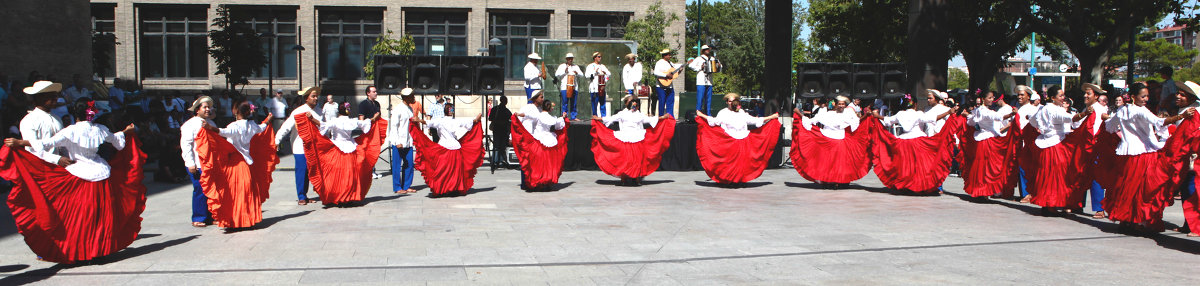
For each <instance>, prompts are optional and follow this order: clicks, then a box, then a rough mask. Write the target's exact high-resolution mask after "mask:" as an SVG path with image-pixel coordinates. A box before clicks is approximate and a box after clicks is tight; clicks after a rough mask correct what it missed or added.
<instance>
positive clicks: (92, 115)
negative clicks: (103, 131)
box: [85, 101, 96, 121]
mask: <svg viewBox="0 0 1200 286" xmlns="http://www.w3.org/2000/svg"><path fill="white" fill-rule="evenodd" d="M87 105H88V107H87V118H86V119H85V120H87V121H92V120H93V119H96V102H95V101H88V103H87Z"/></svg>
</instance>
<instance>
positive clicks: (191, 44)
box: [139, 5, 208, 78]
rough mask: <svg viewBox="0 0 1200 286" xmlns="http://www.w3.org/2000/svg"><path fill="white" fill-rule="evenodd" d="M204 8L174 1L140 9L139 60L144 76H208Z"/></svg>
mask: <svg viewBox="0 0 1200 286" xmlns="http://www.w3.org/2000/svg"><path fill="white" fill-rule="evenodd" d="M206 9H207V8H205V7H199V6H190V5H188V6H183V5H178V6H153V7H146V8H142V9H141V10H140V14H141V19H140V23H139V24H140V25H141V29H139V30H140V31H142V34H141V43H140V45H141V47H140V48H141V52H142V57H141V62H142V72H143V76H144V77H145V78H206V77H208V31H207V30H205V29H204V27H207V25H208V15H207V14H206V13H207V12H206V11H207V10H206ZM185 27H192V28H185ZM194 27H199V29H197V28H194Z"/></svg>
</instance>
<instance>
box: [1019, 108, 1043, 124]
mask: <svg viewBox="0 0 1200 286" xmlns="http://www.w3.org/2000/svg"><path fill="white" fill-rule="evenodd" d="M1041 108H1042V106H1041V105H1033V104H1025V105H1022V106H1021V108H1017V115H1019V116H1021V122H1020V124H1021V129H1025V126H1026V125H1029V121H1030V120H1033V115H1034V114H1036V113H1037V112H1038V110H1039V109H1041Z"/></svg>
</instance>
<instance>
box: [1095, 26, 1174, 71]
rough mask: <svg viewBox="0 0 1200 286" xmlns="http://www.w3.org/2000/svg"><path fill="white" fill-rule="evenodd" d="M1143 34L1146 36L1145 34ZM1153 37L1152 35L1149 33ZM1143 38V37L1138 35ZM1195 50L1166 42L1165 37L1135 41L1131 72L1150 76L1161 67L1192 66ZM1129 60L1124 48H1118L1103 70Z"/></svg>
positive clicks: (1110, 69)
mask: <svg viewBox="0 0 1200 286" xmlns="http://www.w3.org/2000/svg"><path fill="white" fill-rule="evenodd" d="M1143 36H1146V35H1145V34H1144V35H1143ZM1149 36H1150V38H1153V35H1149ZM1139 38H1145V37H1139ZM1196 54H1197V51H1196V50H1195V49H1193V50H1185V49H1184V48H1183V47H1182V46H1179V45H1176V44H1172V43H1170V42H1167V40H1166V39H1155V40H1152V41H1137V42H1136V43H1135V44H1134V57H1133V59H1134V60H1133V66H1134V69H1133V74H1134V75H1135V76H1139V75H1140V76H1152V75H1154V73H1155V72H1156V71H1157V70H1158V69H1159V68H1162V67H1171V68H1175V69H1179V68H1188V67H1191V66H1192V59H1193V58H1195V57H1196ZM1128 62H1129V53H1128V52H1127V49H1126V48H1122V49H1119V50H1118V51H1117V52H1116V53H1115V54H1113V56H1112V58H1110V59H1109V61H1108V63H1107V64H1106V68H1105V70H1109V71H1113V70H1116V69H1117V68H1119V67H1124V66H1125V65H1126V64H1128Z"/></svg>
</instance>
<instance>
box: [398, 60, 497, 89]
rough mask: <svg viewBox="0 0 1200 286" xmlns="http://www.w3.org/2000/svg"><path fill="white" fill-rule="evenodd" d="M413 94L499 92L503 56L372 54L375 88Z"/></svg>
mask: <svg viewBox="0 0 1200 286" xmlns="http://www.w3.org/2000/svg"><path fill="white" fill-rule="evenodd" d="M405 87H411V88H412V89H413V94H417V95H435V94H443V95H503V94H504V58H503V57H481V56H400V55H380V56H375V89H376V90H378V91H379V93H382V94H398V93H400V90H401V89H404V88H405Z"/></svg>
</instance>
